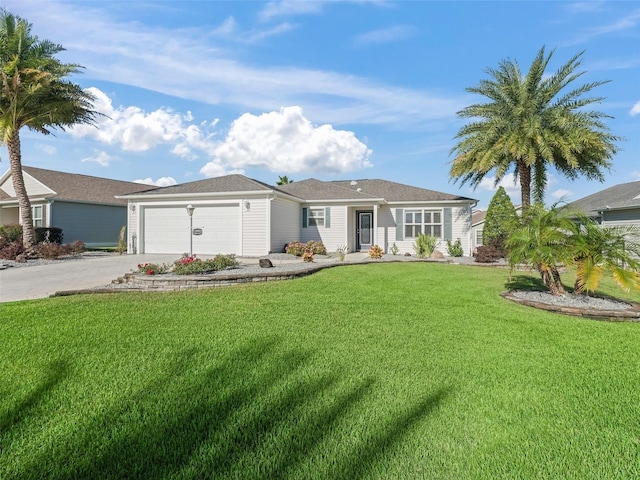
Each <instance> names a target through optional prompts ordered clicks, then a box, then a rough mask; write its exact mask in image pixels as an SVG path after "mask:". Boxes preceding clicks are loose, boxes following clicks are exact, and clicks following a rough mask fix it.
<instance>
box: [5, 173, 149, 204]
mask: <svg viewBox="0 0 640 480" xmlns="http://www.w3.org/2000/svg"><path fill="white" fill-rule="evenodd" d="M22 170H23V172H25V173H27V174H29V175H31V176H32V177H33V178H35V179H36V180H38V181H39V182H40V183H43V184H44V185H46V186H47V187H48V188H50V189H51V190H53V191H54V192H55V195H51V197H53V198H56V199H58V200H70V201H75V202H91V203H107V204H116V205H118V204H126V203H127V201H126V200H121V199H117V198H115V195H123V194H126V193H132V192H136V191H140V190H145V189H146V188H149V187H148V186H145V185H141V184H139V183H134V182H125V181H122V180H111V179H109V178H101V177H92V176H90V175H81V174H78V173H66V172H58V171H55V170H46V169H44V168H36V167H27V166H23V167H22ZM2 193H4V192H2ZM13 198H15V197H13ZM0 199H1V200H10V199H12V197H10V196H9V195H6V193H5V195H3V196H2V197H0Z"/></svg>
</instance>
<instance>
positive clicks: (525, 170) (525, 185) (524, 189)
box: [518, 160, 531, 211]
mask: <svg viewBox="0 0 640 480" xmlns="http://www.w3.org/2000/svg"><path fill="white" fill-rule="evenodd" d="M518 176H519V177H520V196H521V199H522V210H523V211H524V210H525V209H526V208H527V207H528V206H529V205H531V167H530V166H529V165H527V163H526V162H525V161H524V160H518Z"/></svg>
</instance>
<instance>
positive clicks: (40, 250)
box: [34, 242, 71, 260]
mask: <svg viewBox="0 0 640 480" xmlns="http://www.w3.org/2000/svg"><path fill="white" fill-rule="evenodd" d="M70 250H71V248H70V246H68V245H60V244H59V243H52V242H40V243H38V244H37V245H36V246H35V248H34V252H35V254H36V255H37V256H38V257H39V258H45V259H47V260H55V259H56V258H58V257H62V256H63V255H68V254H69V253H70Z"/></svg>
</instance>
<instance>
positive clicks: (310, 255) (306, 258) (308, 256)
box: [302, 252, 313, 262]
mask: <svg viewBox="0 0 640 480" xmlns="http://www.w3.org/2000/svg"><path fill="white" fill-rule="evenodd" d="M302 260H304V261H305V262H313V253H311V252H304V253H303V254H302Z"/></svg>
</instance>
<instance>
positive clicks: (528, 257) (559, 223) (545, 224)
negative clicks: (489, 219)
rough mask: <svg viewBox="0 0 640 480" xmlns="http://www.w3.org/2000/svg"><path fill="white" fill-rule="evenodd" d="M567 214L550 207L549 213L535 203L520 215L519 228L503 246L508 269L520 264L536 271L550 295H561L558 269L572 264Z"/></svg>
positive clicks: (571, 229) (571, 220)
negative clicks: (504, 246) (562, 265)
mask: <svg viewBox="0 0 640 480" xmlns="http://www.w3.org/2000/svg"><path fill="white" fill-rule="evenodd" d="M574 226H575V223H574V221H573V218H572V215H571V212H569V211H567V210H564V209H560V208H558V205H557V204H555V205H553V206H552V207H551V208H550V209H549V210H547V209H545V208H544V207H543V206H542V204H539V203H536V204H534V205H532V206H530V207H529V208H527V209H526V210H525V211H524V212H523V213H522V218H521V219H520V223H519V225H518V226H517V227H516V228H515V229H514V231H513V233H512V234H511V236H510V237H509V238H508V240H507V242H506V247H507V259H508V261H509V265H511V268H514V267H516V266H517V265H520V264H524V265H528V266H531V267H533V268H535V269H537V270H538V272H539V273H540V277H541V278H542V281H543V282H544V284H545V285H546V286H547V288H548V289H549V291H550V292H551V293H552V294H553V295H564V294H565V293H566V290H565V289H564V286H563V285H562V281H561V280H560V272H559V271H558V265H560V264H563V263H569V262H571V261H572V258H573V255H572V250H571V234H572V232H573V231H574V230H573V229H574Z"/></svg>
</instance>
